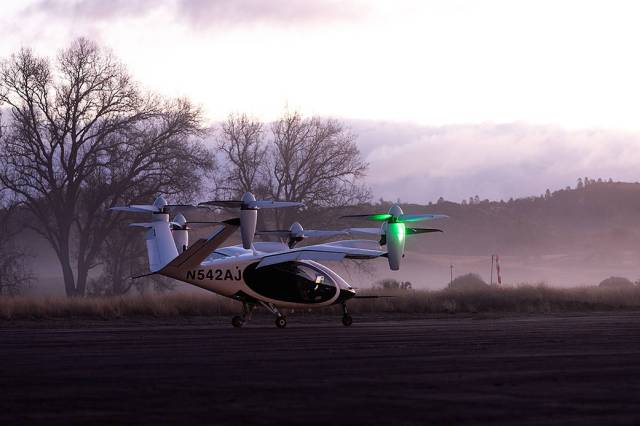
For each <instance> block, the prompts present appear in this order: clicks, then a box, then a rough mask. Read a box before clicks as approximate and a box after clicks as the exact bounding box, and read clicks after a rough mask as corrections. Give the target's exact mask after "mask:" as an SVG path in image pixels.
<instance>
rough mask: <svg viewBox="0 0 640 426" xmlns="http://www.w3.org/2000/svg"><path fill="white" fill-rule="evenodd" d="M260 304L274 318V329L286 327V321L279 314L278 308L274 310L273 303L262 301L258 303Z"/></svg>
mask: <svg viewBox="0 0 640 426" xmlns="http://www.w3.org/2000/svg"><path fill="white" fill-rule="evenodd" d="M260 304H261V305H262V306H264V307H265V308H267V309H268V310H269V312H271V313H272V314H274V315H275V316H276V327H278V328H285V327H286V326H287V319H286V318H285V317H284V315H282V314H281V313H280V311H279V310H278V308H276V305H274V304H273V303H269V302H262V301H260Z"/></svg>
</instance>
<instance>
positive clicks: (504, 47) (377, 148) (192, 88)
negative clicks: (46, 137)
mask: <svg viewBox="0 0 640 426" xmlns="http://www.w3.org/2000/svg"><path fill="white" fill-rule="evenodd" d="M638 12H640V4H639V3H637V2H633V1H628V2H623V1H615V0H613V1H612V0H609V1H584V0H583V1H544V0H536V1H509V0H505V1H454V0H447V1H418V0H416V1H410V0H405V1H403V0H399V1H373V0H368V1H365V0H362V1H358V0H352V1H335V0H270V1H267V0H264V1H261V0H210V1H206V0H191V1H189V0H166V1H161V0H112V1H101V0H81V1H64V0H36V1H15V2H3V3H2V14H1V15H0V55H1V56H6V55H8V54H10V53H11V52H13V51H15V50H16V49H18V48H19V47H20V46H29V47H32V48H34V49H35V50H36V51H38V52H40V53H43V54H47V55H52V54H55V52H56V51H57V50H58V49H60V48H62V47H64V46H66V45H67V44H68V42H69V41H70V40H71V39H73V38H75V37H78V36H86V37H89V38H92V39H94V40H96V41H98V42H99V43H101V44H103V45H105V46H108V47H109V48H111V49H112V50H113V51H114V53H115V54H116V55H117V56H119V57H120V58H121V60H122V61H123V62H124V63H125V64H126V65H127V66H128V67H129V69H130V71H131V72H132V74H133V75H134V76H135V78H136V79H137V80H139V81H140V82H142V83H143V84H144V85H146V86H147V87H148V88H150V89H152V90H154V91H158V92H160V93H163V94H166V95H170V96H183V95H184V96H188V97H190V98H191V99H193V100H194V101H195V102H196V103H198V104H200V105H202V107H203V109H204V110H205V112H206V115H207V117H208V119H209V120H211V121H212V122H214V121H216V120H220V119H221V118H223V117H225V116H226V115H227V114H228V113H230V112H247V113H249V114H252V115H255V116H257V117H259V118H262V119H264V120H270V119H272V118H274V117H275V116H277V115H278V114H279V113H281V112H282V111H283V109H284V108H285V107H286V106H288V107H289V108H290V109H299V110H301V111H302V112H304V113H306V114H317V115H323V116H332V117H338V118H341V119H344V120H348V121H349V123H354V130H356V131H357V132H358V133H359V134H360V138H359V143H360V144H361V146H362V149H363V152H364V153H365V155H366V156H367V160H368V161H369V162H370V163H371V170H370V177H369V183H370V184H371V185H372V187H373V189H374V192H375V193H376V195H377V196H384V197H385V198H397V197H399V198H401V199H403V200H409V201H426V200H429V199H433V198H434V197H437V196H440V195H442V196H445V198H449V199H453V200H460V199H462V198H467V197H468V196H471V195H475V194H476V193H477V194H479V195H480V196H481V197H483V198H484V197H490V198H508V197H509V196H518V195H530V194H537V193H540V192H542V191H544V189H546V187H551V188H552V189H553V188H554V187H555V188H557V187H564V186H566V185H568V184H574V183H575V178H577V176H584V175H587V176H593V177H613V178H614V179H626V180H637V179H636V178H635V176H636V172H635V169H638V168H639V167H640V156H638V155H636V151H638V148H640V146H639V143H640V142H639V141H640V138H639V137H638V133H639V132H640V121H639V120H638V106H637V105H638V99H640V84H639V83H638V81H639V78H640V55H639V54H638V46H637V44H638V40H640V25H638V24H637V20H638V16H640V13H638ZM385 123H386V124H385ZM533 176H535V177H533Z"/></svg>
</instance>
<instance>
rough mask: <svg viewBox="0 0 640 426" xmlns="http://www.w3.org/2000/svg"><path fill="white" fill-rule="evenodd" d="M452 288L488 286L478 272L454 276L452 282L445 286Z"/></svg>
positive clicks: (464, 288)
mask: <svg viewBox="0 0 640 426" xmlns="http://www.w3.org/2000/svg"><path fill="white" fill-rule="evenodd" d="M447 287H448V288H450V289H452V290H476V291H477V290H486V289H488V288H489V284H487V283H486V282H484V280H483V279H482V278H481V277H480V275H478V274H473V273H471V274H466V275H460V276H459V277H456V279H454V280H453V281H452V282H450V283H449V285H448V286H447Z"/></svg>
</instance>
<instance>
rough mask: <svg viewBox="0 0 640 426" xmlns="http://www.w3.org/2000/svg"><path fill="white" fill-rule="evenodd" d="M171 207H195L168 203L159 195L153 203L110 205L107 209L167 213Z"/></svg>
mask: <svg viewBox="0 0 640 426" xmlns="http://www.w3.org/2000/svg"><path fill="white" fill-rule="evenodd" d="M173 207H196V206H194V205H192V204H169V203H167V200H165V199H164V197H163V196H162V195H161V196H159V197H157V198H156V199H155V200H154V201H153V204H131V205H129V206H119V207H111V208H110V209H109V210H112V211H117V212H128V213H152V214H157V213H159V214H168V213H169V209H170V208H173Z"/></svg>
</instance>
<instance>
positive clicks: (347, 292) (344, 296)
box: [335, 288, 356, 304]
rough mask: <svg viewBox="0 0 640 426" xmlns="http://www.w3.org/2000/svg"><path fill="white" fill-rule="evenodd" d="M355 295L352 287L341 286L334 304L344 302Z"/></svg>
mask: <svg viewBox="0 0 640 426" xmlns="http://www.w3.org/2000/svg"><path fill="white" fill-rule="evenodd" d="M355 295H356V291H355V290H354V289H352V288H341V289H340V295H339V296H338V300H336V302H335V303H336V304H338V303H344V302H346V301H347V300H349V299H351V298H353V297H354V296H355Z"/></svg>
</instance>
